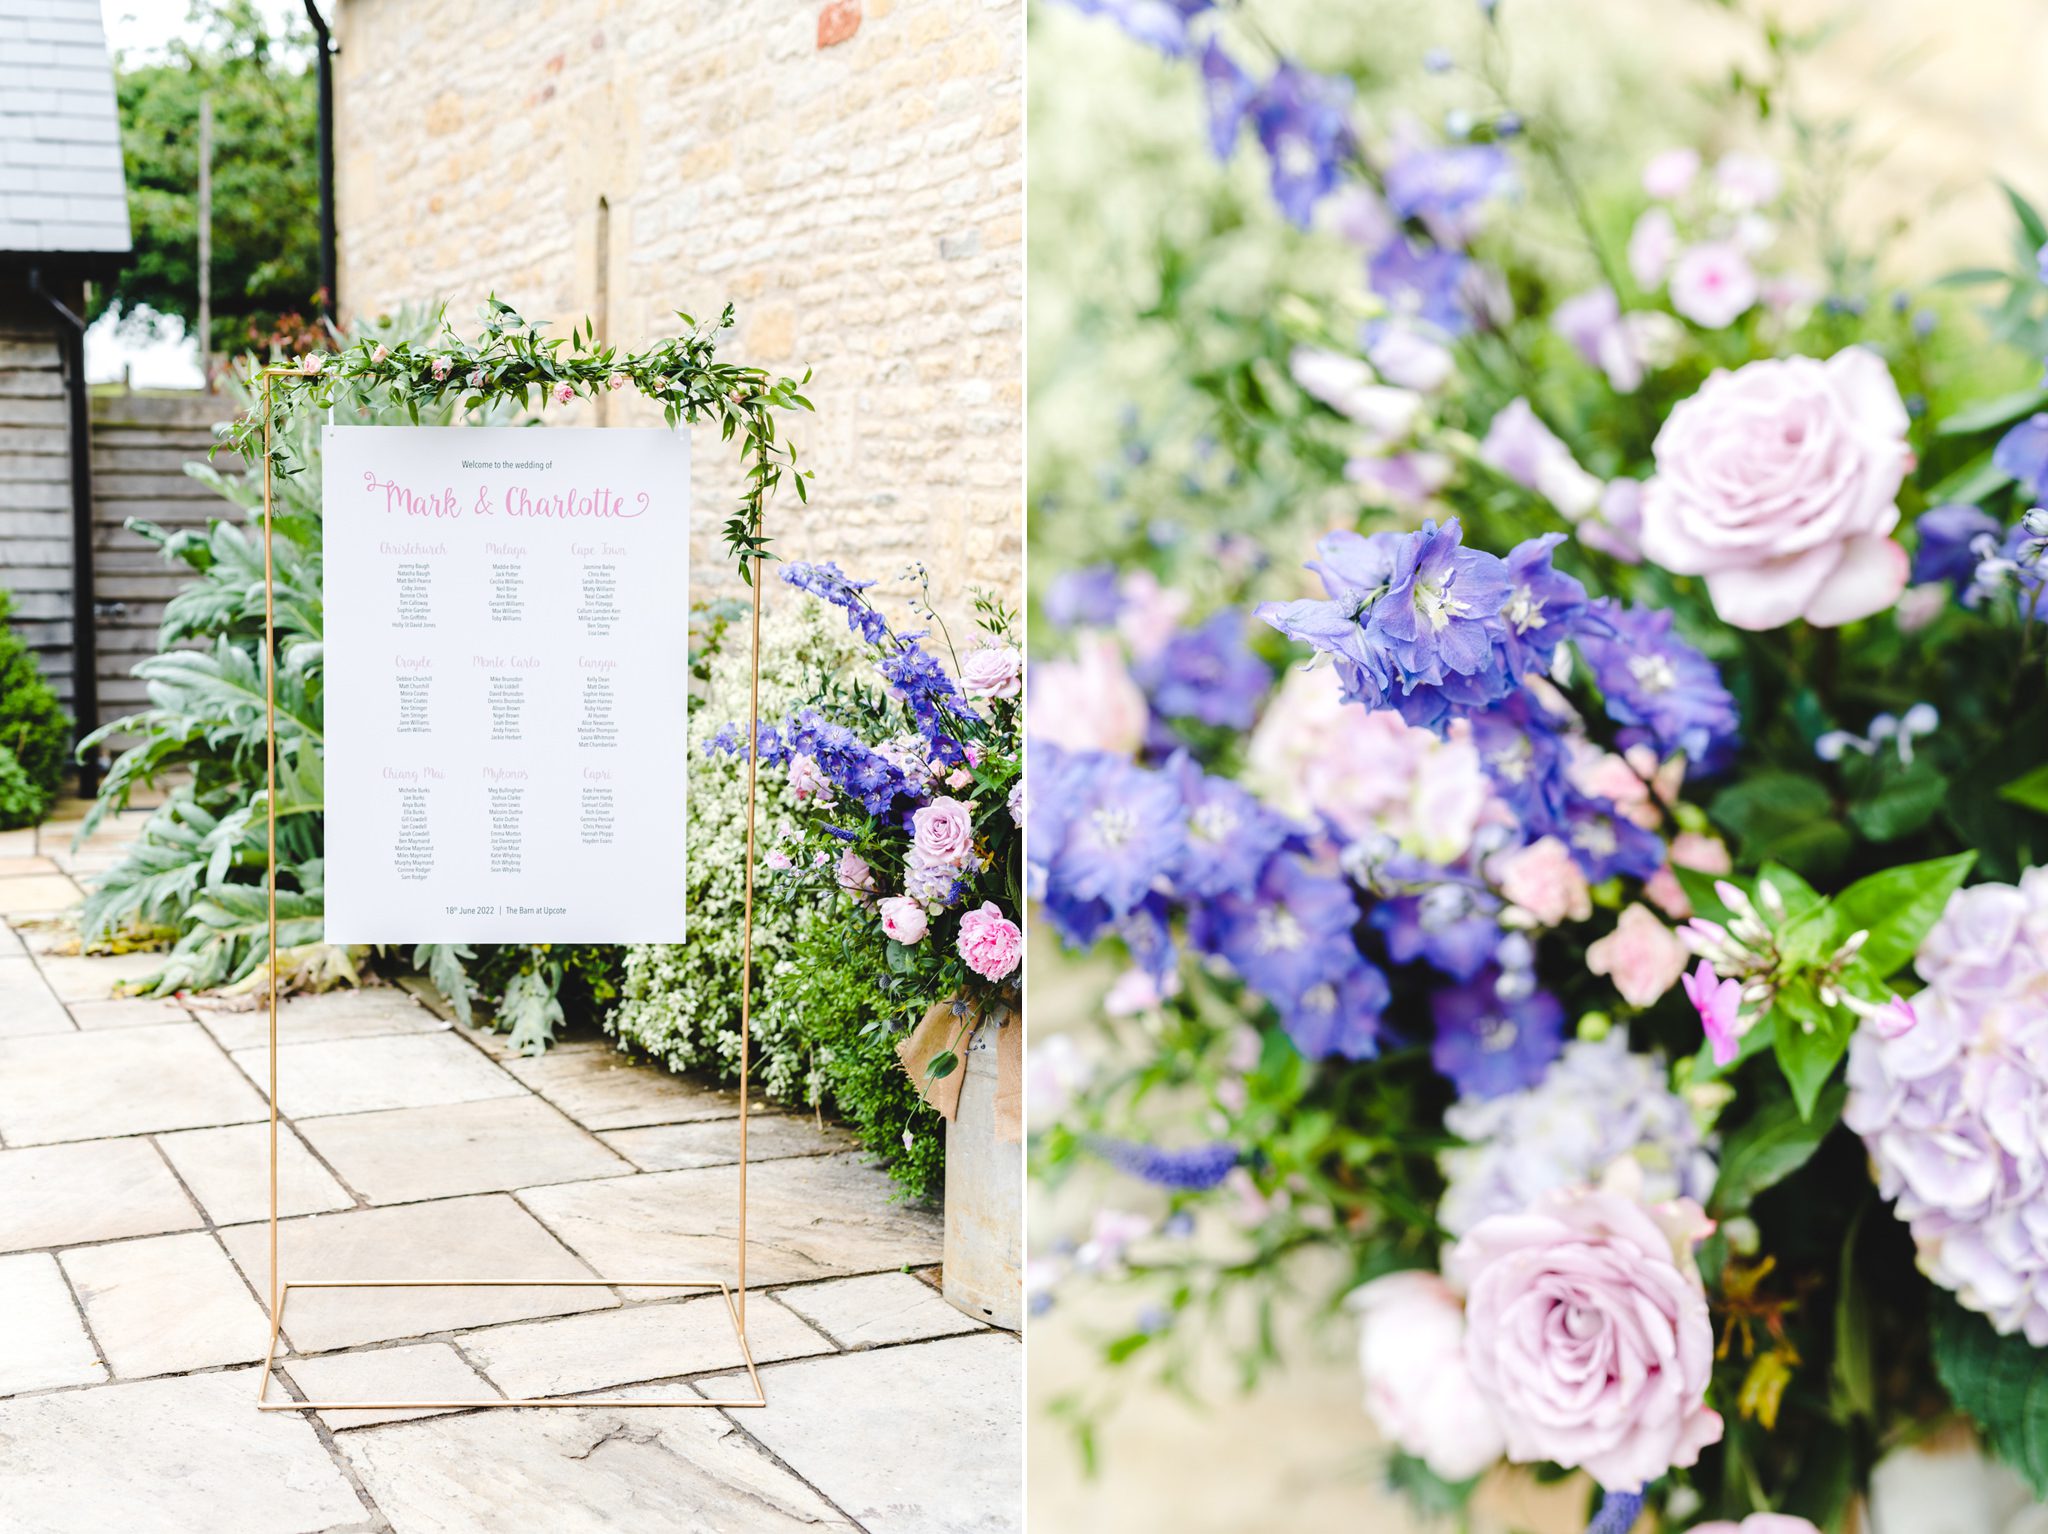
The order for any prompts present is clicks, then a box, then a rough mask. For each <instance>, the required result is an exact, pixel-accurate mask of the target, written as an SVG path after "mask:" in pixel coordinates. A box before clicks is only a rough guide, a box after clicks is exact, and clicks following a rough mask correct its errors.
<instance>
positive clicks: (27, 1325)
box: [0, 1252, 107, 1518]
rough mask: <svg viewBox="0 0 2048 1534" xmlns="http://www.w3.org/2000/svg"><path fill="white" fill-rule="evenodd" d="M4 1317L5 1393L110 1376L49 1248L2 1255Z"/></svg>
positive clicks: (2, 1480) (0, 1456) (0, 1451)
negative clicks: (7, 1255) (6, 1255)
mask: <svg viewBox="0 0 2048 1534" xmlns="http://www.w3.org/2000/svg"><path fill="white" fill-rule="evenodd" d="M0 1316H5V1317H6V1318H7V1322H6V1325H4V1326H0V1396H8V1395H14V1394H17V1393H19V1392H20V1391H24V1390H49V1389H52V1388H54V1387H55V1386H58V1385H98V1384H101V1383H103V1382H104V1381H105V1380H106V1377H107V1370H106V1366H105V1365H103V1364H102V1363H101V1362H100V1360H99V1355H98V1354H96V1353H94V1352H93V1347H92V1338H90V1337H89V1336H87V1335H86V1331H85V1323H84V1322H83V1321H81V1320H79V1318H78V1305H77V1302H76V1301H74V1300H73V1299H72V1298H71V1287H70V1285H68V1284H66V1283H65V1282H64V1274H63V1273H62V1271H60V1270H59V1268H58V1267H57V1259H56V1258H54V1257H52V1256H50V1255H49V1254H48V1253H47V1252H24V1253H22V1254H20V1255H19V1256H15V1257H0ZM5 1445H6V1439H5V1437H4V1436H0V1510H4V1508H5V1506H6V1503H7V1496H6V1491H7V1482H8V1474H7V1470H6V1462H7V1456H6V1455H5V1453H4V1449H5ZM4 1516H5V1514H4V1511H0V1518H4Z"/></svg>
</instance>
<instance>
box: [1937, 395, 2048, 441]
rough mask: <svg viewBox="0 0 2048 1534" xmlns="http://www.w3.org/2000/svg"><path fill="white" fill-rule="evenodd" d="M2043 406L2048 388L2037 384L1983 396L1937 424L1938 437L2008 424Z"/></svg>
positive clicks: (2044, 405)
mask: <svg viewBox="0 0 2048 1534" xmlns="http://www.w3.org/2000/svg"><path fill="white" fill-rule="evenodd" d="M2043 408H2048V388H2043V387H2041V386H2040V385H2038V384H2037V385H2035V386H2034V387H2033V388H2031V389H2020V390H2017V391H2015V392H2014V393H2011V394H2001V395H1999V396H1998V398H1996V399H1987V400H1980V401H1978V402H1977V403H1976V404H1974V405H1971V406H1968V407H1966V408H1965V409H1962V410H1958V411H1957V412H1956V413H1955V414H1954V415H1951V416H1948V417H1946V418H1944V419H1943V421H1942V423H1941V424H1940V425H1939V426H1937V427H1935V428H1934V433H1935V435H1936V436H1938V437H1962V436H1967V435H1969V434H1970V433H1972V432H1979V431H1987V430H1989V429H1990V428H1991V427H1994V426H2004V425H2007V424H2009V423H2011V422H2013V421H2017V420H2018V419H2019V418H2020V417H2021V416H2027V415H2032V414H2034V412H2036V411H2037V410H2041V409H2043Z"/></svg>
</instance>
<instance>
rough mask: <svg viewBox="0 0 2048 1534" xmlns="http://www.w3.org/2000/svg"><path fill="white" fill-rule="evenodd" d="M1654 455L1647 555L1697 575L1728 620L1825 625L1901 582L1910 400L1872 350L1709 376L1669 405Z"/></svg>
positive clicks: (1857, 612)
mask: <svg viewBox="0 0 2048 1534" xmlns="http://www.w3.org/2000/svg"><path fill="white" fill-rule="evenodd" d="M1654 452H1655V455H1656V460H1657V472H1656V475H1655V477H1654V478H1652V479H1651V480H1650V482H1649V483H1648V484H1647V485H1645V486H1644V487H1643V537H1642V543H1643V554H1644V557H1645V558H1647V559H1649V560H1651V561H1652V562H1653V563H1655V564H1659V565H1662V566H1663V567H1664V568H1665V569H1667V570H1670V571H1673V572H1675V573H1676V574H1679V575H1703V576H1705V577H1706V581H1707V592H1708V595H1709V596H1711V597H1712V598H1713V602H1714V608H1715V611H1717V612H1718V613H1719V614H1720V615H1721V617H1722V619H1723V620H1724V621H1725V622H1727V623H1730V624H1732V625H1734V626H1735V627H1736V628H1744V629H1773V628H1779V627H1781V626H1783V625H1784V624H1787V623H1790V622H1791V621H1792V620H1793V619H1795V618H1802V617H1803V618H1805V619H1806V620H1807V621H1808V622H1809V623H1813V624H1816V625H1819V626H1821V627H1833V626H1835V625H1838V624H1843V623H1850V622H1853V621H1854V620H1856V619H1858V618H1865V617H1868V616H1869V615H1870V614H1872V613H1875V612H1881V611H1882V610H1884V609H1885V608H1887V607H1889V606H1891V604H1892V603H1893V602H1895V601H1897V600H1898V596H1899V593H1900V592H1901V591H1903V590H1904V589H1905V585H1906V569H1907V560H1906V552H1905V550H1904V549H1902V548H1900V547H1899V546H1898V545H1897V544H1896V543H1894V542H1892V540H1891V539H1890V538H1889V537H1887V536H1886V535H1887V534H1889V533H1890V532H1891V530H1892V529H1893V528H1894V527H1896V526H1897V525H1898V521H1899V508H1898V505H1897V498H1898V493H1899V486H1900V484H1901V483H1902V482H1903V481H1904V479H1905V476H1906V470H1907V468H1908V466H1909V464H1910V462H1911V455H1910V451H1909V449H1908V448H1907V446H1906V407H1905V405H1904V404H1903V403H1902V402H1901V401H1900V399H1899V391H1898V388H1897V386H1896V385H1894V384H1893V383H1892V378H1891V374H1890V373H1889V372H1888V371H1886V369H1885V365H1884V363H1883V361H1882V360H1881V359H1879V357H1878V356H1877V354H1876V353H1875V352H1871V351H1868V350H1866V349H1864V348H1863V347H1860V346H1851V347H1846V348H1844V349H1843V350H1842V351H1839V352H1837V353H1836V354H1835V355H1834V357H1832V358H1831V359H1830V360H1828V361H1827V362H1820V361H1818V360H1816V359H1814V358H1812V357H1784V358H1766V359H1764V360H1761V361H1757V362H1752V363H1749V364H1747V365H1746V366H1744V367H1742V368H1741V369H1739V370H1737V371H1736V372H1733V373H1727V372H1721V373H1716V374H1714V376H1713V377H1711V378H1709V379H1708V380H1707V381H1706V383H1705V384H1703V385H1702V386H1701V387H1700V391H1699V392H1698V393H1697V394H1695V395H1693V396H1692V398H1690V399H1688V400H1684V401H1681V402H1680V403H1679V404H1678V406H1677V407H1676V408H1674V409H1673V410H1672V412H1671V415H1670V417H1669V418H1668V419H1667V420H1666V421H1665V422H1664V426H1663V429H1662V430H1660V431H1659V432H1658V433H1657V440H1656V443H1655V445H1654Z"/></svg>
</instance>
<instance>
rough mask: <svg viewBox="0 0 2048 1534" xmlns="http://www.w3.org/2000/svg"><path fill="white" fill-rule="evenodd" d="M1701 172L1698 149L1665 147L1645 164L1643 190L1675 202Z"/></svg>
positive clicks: (1663, 200)
mask: <svg viewBox="0 0 2048 1534" xmlns="http://www.w3.org/2000/svg"><path fill="white" fill-rule="evenodd" d="M1699 173H1700V152H1699V151H1698V150H1697V149H1686V148H1678V149H1665V150H1661V151H1659V152H1658V153H1656V154H1653V155H1651V156H1650V158H1649V159H1648V161H1646V162H1645V163H1644V165H1643V190H1644V191H1645V192H1648V193H1649V194H1650V195H1651V196H1652V197H1654V198H1656V199H1657V200H1658V201H1659V202H1675V201H1677V200H1678V199H1679V198H1681V197H1683V196H1684V195H1685V193H1686V189H1687V188H1688V187H1690V186H1691V185H1692V179H1693V177H1695V176H1697V175H1698V174H1699Z"/></svg>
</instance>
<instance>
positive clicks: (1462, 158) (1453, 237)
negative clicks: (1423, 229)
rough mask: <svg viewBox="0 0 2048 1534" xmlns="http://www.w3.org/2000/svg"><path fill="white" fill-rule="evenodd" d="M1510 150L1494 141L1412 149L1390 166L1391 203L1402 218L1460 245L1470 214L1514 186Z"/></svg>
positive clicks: (1437, 236) (1387, 178)
mask: <svg viewBox="0 0 2048 1534" xmlns="http://www.w3.org/2000/svg"><path fill="white" fill-rule="evenodd" d="M1514 185H1515V172H1514V167H1513V165H1512V164H1511V163H1510V162H1509V160H1508V157H1507V153H1506V151H1504V150H1502V149H1500V148H1499V147H1498V146H1496V145H1493V144H1448V145H1443V146H1441V147H1431V148H1419V149H1411V150H1409V151H1408V152H1407V153H1405V154H1403V155H1401V156H1400V157H1399V158H1397V159H1396V160H1395V161H1394V163H1393V164H1391V165H1389V166H1388V167H1387V174H1386V194H1387V204H1388V206H1390V207H1391V208H1393V210H1394V211H1395V212H1396V213H1398V214H1399V215H1400V216H1401V217H1402V218H1415V219H1421V220H1422V221H1424V222H1425V223H1426V224H1428V225H1429V228H1430V232H1431V233H1432V234H1433V235H1435V236H1436V238H1437V239H1438V241H1440V242H1442V243H1446V244H1462V243H1463V242H1464V236H1465V234H1466V232H1467V229H1466V225H1467V224H1468V222H1469V217H1470V215H1471V214H1472V213H1473V212H1474V211H1475V210H1476V209H1477V208H1478V207H1479V206H1480V204H1482V203H1484V202H1487V201H1489V200H1490V199H1492V198H1495V197H1499V196H1502V195H1504V194H1505V193H1507V192H1509V191H1511V190H1513V188H1514Z"/></svg>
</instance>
